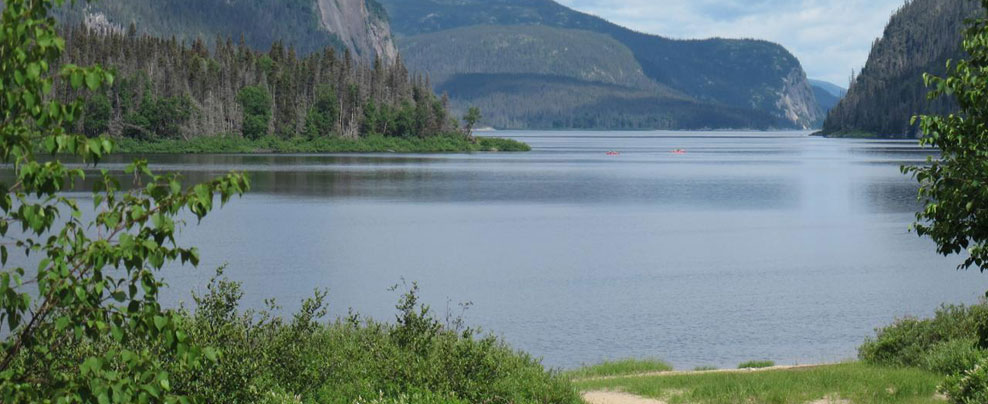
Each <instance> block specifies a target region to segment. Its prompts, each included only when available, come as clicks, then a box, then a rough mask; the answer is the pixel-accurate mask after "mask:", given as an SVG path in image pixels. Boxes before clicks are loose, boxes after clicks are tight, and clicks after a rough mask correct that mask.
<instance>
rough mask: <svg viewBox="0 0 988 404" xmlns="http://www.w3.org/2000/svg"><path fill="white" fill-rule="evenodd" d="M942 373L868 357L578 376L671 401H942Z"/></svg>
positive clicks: (596, 386) (587, 385)
mask: <svg viewBox="0 0 988 404" xmlns="http://www.w3.org/2000/svg"><path fill="white" fill-rule="evenodd" d="M938 381H939V377H938V376H937V375H936V374H934V373H931V372H928V371H924V370H920V369H895V368H887V367H880V366H873V365H868V364H864V363H846V364H840V365H826V366H817V367H812V368H799V369H789V370H766V371H759V372H750V371H749V372H745V371H731V372H701V373H686V374H682V373H676V374H669V375H653V376H627V377H619V378H608V379H586V380H578V381H575V382H574V384H575V385H576V387H577V388H578V389H580V390H581V391H601V390H611V391H614V390H616V391H623V392H627V393H631V394H635V395H638V396H642V397H650V398H656V399H661V400H664V401H666V402H668V403H671V404H680V403H691V404H733V403H776V404H805V403H808V402H814V401H815V400H833V402H840V401H838V400H849V401H850V402H852V403H909V404H919V403H942V402H943V401H942V399H941V398H938V397H937V390H936V386H937V382H938Z"/></svg>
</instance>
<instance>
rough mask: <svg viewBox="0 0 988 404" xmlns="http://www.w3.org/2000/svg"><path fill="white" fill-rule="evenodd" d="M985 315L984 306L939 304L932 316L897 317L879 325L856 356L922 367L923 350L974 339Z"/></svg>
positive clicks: (986, 316)
mask: <svg viewBox="0 0 988 404" xmlns="http://www.w3.org/2000/svg"><path fill="white" fill-rule="evenodd" d="M986 318H988V305H986V304H985V303H981V304H977V305H974V306H954V305H950V306H943V307H941V308H940V309H939V310H937V312H936V314H935V315H934V316H933V318H930V319H922V320H921V319H916V318H905V319H900V320H898V321H896V322H895V323H893V324H892V325H890V326H888V327H885V328H880V329H878V330H877V331H876V335H875V337H874V338H869V339H867V340H866V341H865V343H864V344H863V345H861V347H860V348H858V357H859V358H860V359H861V360H862V361H864V362H867V363H872V364H877V365H891V366H914V367H922V366H924V365H925V362H924V360H925V359H926V357H927V352H930V351H931V350H932V349H933V347H934V346H936V345H938V344H941V343H945V342H949V341H952V340H972V339H974V340H978V338H979V331H978V330H979V328H980V327H981V324H982V323H983V322H984V321H985V319H986Z"/></svg>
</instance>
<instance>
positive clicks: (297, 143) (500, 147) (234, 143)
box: [112, 134, 531, 154]
mask: <svg viewBox="0 0 988 404" xmlns="http://www.w3.org/2000/svg"><path fill="white" fill-rule="evenodd" d="M112 140H113V141H114V143H115V145H114V146H115V147H114V150H113V154H272V153H273V154H297V153H427V154H440V153H477V152H527V151H530V150H531V147H530V146H529V145H528V144H525V143H523V142H520V141H517V140H513V139H507V138H499V137H488V136H474V137H467V136H464V135H455V134H450V135H442V136H429V137H385V136H380V135H375V136H367V137H362V138H358V139H343V138H339V137H328V138H317V139H305V138H288V139H284V138H278V137H273V136H268V137H264V138H260V139H244V138H242V137H234V136H204V137H197V138H192V139H189V140H184V139H165V140H151V141H143V140H135V139H129V138H113V139H112Z"/></svg>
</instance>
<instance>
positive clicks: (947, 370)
mask: <svg viewBox="0 0 988 404" xmlns="http://www.w3.org/2000/svg"><path fill="white" fill-rule="evenodd" d="M976 344H977V341H976V340H974V339H971V338H963V339H954V340H950V341H943V342H940V343H938V344H936V345H934V346H933V347H932V348H931V349H930V350H929V351H928V352H926V353H925V354H924V356H923V361H922V362H923V363H922V365H921V367H922V368H924V369H926V370H929V371H931V372H936V373H941V374H945V375H951V374H959V373H961V372H963V371H965V370H968V369H974V366H975V365H977V364H978V362H980V361H981V359H984V358H985V357H988V355H986V352H985V351H984V350H982V349H980V348H978V347H977V346H976Z"/></svg>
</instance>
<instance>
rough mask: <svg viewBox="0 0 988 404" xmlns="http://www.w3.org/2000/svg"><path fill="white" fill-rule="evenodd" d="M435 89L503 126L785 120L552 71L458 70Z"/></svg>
mask: <svg viewBox="0 0 988 404" xmlns="http://www.w3.org/2000/svg"><path fill="white" fill-rule="evenodd" d="M437 90H438V91H440V92H445V93H448V94H456V97H457V98H454V99H452V101H453V107H454V111H455V113H459V114H462V112H463V111H462V108H463V106H467V105H472V106H477V107H479V108H480V109H481V110H482V111H484V116H485V123H487V124H489V125H492V126H495V127H498V128H508V129H517V128H531V129H566V128H573V129H635V130H637V129H710V128H751V129H770V128H778V127H783V126H785V125H786V124H787V123H786V122H783V121H781V119H779V118H776V117H773V116H771V115H769V114H767V113H763V112H758V111H752V110H749V109H740V108H731V107H726V106H716V105H712V104H709V103H700V102H697V101H695V100H692V99H689V98H687V97H683V96H670V95H666V96H660V95H657V94H659V93H658V92H656V91H646V90H636V89H630V88H628V87H622V86H617V85H613V84H604V83H594V82H587V81H581V80H577V79H573V78H569V77H562V76H552V75H537V74H460V75H456V76H453V77H452V78H451V79H450V80H448V81H446V82H444V83H443V84H441V85H440V86H439V87H438V88H437Z"/></svg>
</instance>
